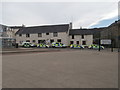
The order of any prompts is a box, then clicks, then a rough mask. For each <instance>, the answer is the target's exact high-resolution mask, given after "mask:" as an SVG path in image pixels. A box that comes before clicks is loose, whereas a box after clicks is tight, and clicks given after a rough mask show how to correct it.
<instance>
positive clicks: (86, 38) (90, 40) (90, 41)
mask: <svg viewBox="0 0 120 90" xmlns="http://www.w3.org/2000/svg"><path fill="white" fill-rule="evenodd" d="M69 38H70V41H74V44H77V43H76V41H79V45H82V41H86V45H91V44H93V35H84V39H82V35H74V39H72V35H70V36H69Z"/></svg>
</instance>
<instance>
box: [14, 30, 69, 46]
mask: <svg viewBox="0 0 120 90" xmlns="http://www.w3.org/2000/svg"><path fill="white" fill-rule="evenodd" d="M48 39H49V40H50V39H54V41H55V42H57V39H61V42H62V43H64V44H66V45H68V33H66V32H59V33H58V37H53V33H49V35H46V33H42V37H38V34H30V37H26V34H22V36H21V37H19V35H18V34H17V35H16V43H19V44H20V41H23V42H25V41H26V40H30V42H32V41H33V40H36V43H38V40H48Z"/></svg>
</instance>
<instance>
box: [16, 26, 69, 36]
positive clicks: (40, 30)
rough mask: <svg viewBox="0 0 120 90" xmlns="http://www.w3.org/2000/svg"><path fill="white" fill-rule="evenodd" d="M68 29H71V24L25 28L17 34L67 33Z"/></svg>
mask: <svg viewBox="0 0 120 90" xmlns="http://www.w3.org/2000/svg"><path fill="white" fill-rule="evenodd" d="M68 29H69V24H62V25H46V26H34V27H23V28H21V29H19V30H18V31H17V32H16V34H34V33H51V32H67V31H68Z"/></svg>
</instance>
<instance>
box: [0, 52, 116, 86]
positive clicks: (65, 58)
mask: <svg viewBox="0 0 120 90" xmlns="http://www.w3.org/2000/svg"><path fill="white" fill-rule="evenodd" d="M2 60H3V61H2V66H3V71H2V75H3V76H2V79H3V83H2V84H3V88H117V87H118V55H117V53H116V52H104V51H102V52H98V51H95V50H92V51H88V50H62V51H58V52H44V53H43V52H40V53H38V52H37V53H29V54H25V53H24V54H13V55H3V57H2Z"/></svg>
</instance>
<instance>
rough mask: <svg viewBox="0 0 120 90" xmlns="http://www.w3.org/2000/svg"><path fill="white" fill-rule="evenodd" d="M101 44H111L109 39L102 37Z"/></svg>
mask: <svg viewBox="0 0 120 90" xmlns="http://www.w3.org/2000/svg"><path fill="white" fill-rule="evenodd" d="M100 43H101V44H111V40H110V39H102V40H101V42H100Z"/></svg>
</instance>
